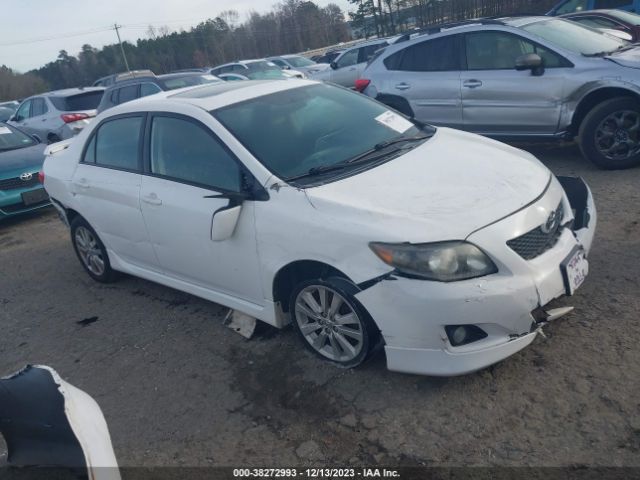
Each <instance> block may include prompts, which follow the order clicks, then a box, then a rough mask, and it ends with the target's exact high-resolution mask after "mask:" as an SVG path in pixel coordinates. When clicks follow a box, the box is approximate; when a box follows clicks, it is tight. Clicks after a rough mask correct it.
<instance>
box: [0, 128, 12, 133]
mask: <svg viewBox="0 0 640 480" xmlns="http://www.w3.org/2000/svg"><path fill="white" fill-rule="evenodd" d="M9 133H11V130H9V128H8V127H0V135H7V134H9Z"/></svg>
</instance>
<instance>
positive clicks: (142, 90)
mask: <svg viewBox="0 0 640 480" xmlns="http://www.w3.org/2000/svg"><path fill="white" fill-rule="evenodd" d="M215 82H220V79H219V78H217V77H214V76H213V75H210V74H208V73H193V72H185V73H168V74H166V75H158V76H155V75H153V76H146V77H135V78H130V79H128V80H123V81H118V82H116V83H114V84H113V85H112V86H111V87H109V88H107V90H106V91H105V93H104V95H103V97H102V101H101V102H100V105H98V113H100V112H103V111H104V110H107V109H109V108H111V107H115V106H116V105H120V104H121V103H126V102H130V101H131V100H135V99H136V98H141V97H146V96H148V95H153V94H154V93H158V92H162V91H167V90H175V89H178V88H184V87H192V86H194V85H204V84H206V83H215Z"/></svg>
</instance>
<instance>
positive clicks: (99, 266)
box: [71, 216, 117, 283]
mask: <svg viewBox="0 0 640 480" xmlns="http://www.w3.org/2000/svg"><path fill="white" fill-rule="evenodd" d="M71 242H72V243H73V248H74V250H75V251H76V255H77V256H78V259H79V260H80V263H81V264H82V266H83V267H84V269H85V270H86V271H87V273H88V274H89V276H90V277H91V278H93V279H94V280H96V281H97V282H101V283H110V282H113V281H114V280H115V279H116V278H117V272H116V271H115V270H113V269H112V268H111V264H110V263H109V257H108V256H107V250H106V248H105V247H104V245H103V243H102V242H101V241H100V238H98V234H97V233H96V232H95V230H94V229H93V228H91V225H89V223H87V221H86V220H85V219H84V218H82V217H79V216H78V217H76V218H75V219H74V220H73V221H72V222H71Z"/></svg>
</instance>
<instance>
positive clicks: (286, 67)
mask: <svg viewBox="0 0 640 480" xmlns="http://www.w3.org/2000/svg"><path fill="white" fill-rule="evenodd" d="M283 68H284V69H285V70H291V67H290V66H289V65H285V66H284V67H283Z"/></svg>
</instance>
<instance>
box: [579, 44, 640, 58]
mask: <svg viewBox="0 0 640 480" xmlns="http://www.w3.org/2000/svg"><path fill="white" fill-rule="evenodd" d="M636 45H637V44H635V43H634V44H632V45H620V46H619V47H618V48H616V49H615V50H603V51H602V52H596V53H583V54H582V56H583V57H604V56H607V55H611V54H612V53H618V52H622V51H623V50H628V49H629V48H633V47H634V46H636Z"/></svg>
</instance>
